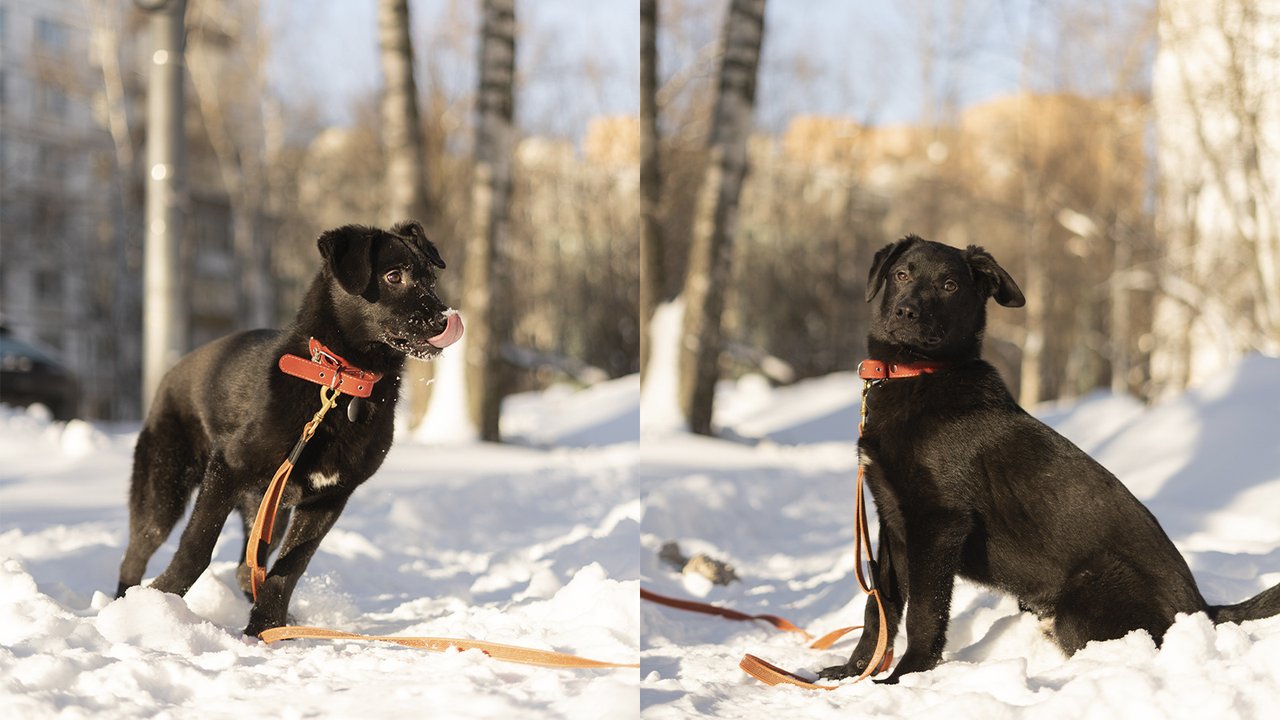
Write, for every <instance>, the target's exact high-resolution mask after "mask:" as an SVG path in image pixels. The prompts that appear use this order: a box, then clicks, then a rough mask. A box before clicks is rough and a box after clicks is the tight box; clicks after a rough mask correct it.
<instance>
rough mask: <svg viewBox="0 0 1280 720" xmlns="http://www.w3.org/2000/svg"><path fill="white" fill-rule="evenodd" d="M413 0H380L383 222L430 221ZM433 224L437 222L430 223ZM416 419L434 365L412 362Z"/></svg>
mask: <svg viewBox="0 0 1280 720" xmlns="http://www.w3.org/2000/svg"><path fill="white" fill-rule="evenodd" d="M410 29H411V23H410V22H409V3H408V0H379V3H378V46H379V56H380V60H381V64H382V79H383V88H382V128H381V130H382V157H383V163H384V165H385V167H386V173H385V175H384V181H383V183H384V184H383V187H384V188H385V189H386V195H385V197H386V204H385V206H384V208H383V211H382V222H383V223H384V224H386V225H393V224H395V223H398V222H402V221H404V220H418V221H420V222H422V223H424V224H425V223H427V222H428V220H429V218H428V217H427V168H426V145H425V143H424V141H423V135H422V122H421V116H420V114H419V113H418V84H417V82H416V81H415V80H414V72H413V41H412V40H411V38H410ZM428 227H431V226H430V225H428ZM406 372H408V374H409V379H410V382H408V383H406V384H405V388H406V391H407V392H408V393H409V395H410V398H409V415H410V418H411V419H410V422H411V424H412V423H416V422H417V421H418V420H420V419H421V418H422V415H423V414H424V413H425V412H426V410H427V403H428V401H429V399H430V393H431V385H430V383H429V382H428V381H429V380H430V379H431V376H432V366H431V365H430V364H429V363H410V365H409V366H408V367H407V368H406Z"/></svg>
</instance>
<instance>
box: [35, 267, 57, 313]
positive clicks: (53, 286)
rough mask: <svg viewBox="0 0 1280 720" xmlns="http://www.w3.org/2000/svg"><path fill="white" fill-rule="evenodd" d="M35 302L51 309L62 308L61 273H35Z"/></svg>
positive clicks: (51, 271)
mask: <svg viewBox="0 0 1280 720" xmlns="http://www.w3.org/2000/svg"><path fill="white" fill-rule="evenodd" d="M36 302H38V303H40V304H41V305H46V306H52V307H61V306H62V273H60V272H58V271H56V270H41V271H39V272H37V273H36Z"/></svg>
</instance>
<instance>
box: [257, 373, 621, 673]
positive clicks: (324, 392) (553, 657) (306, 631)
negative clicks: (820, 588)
mask: <svg viewBox="0 0 1280 720" xmlns="http://www.w3.org/2000/svg"><path fill="white" fill-rule="evenodd" d="M337 403H338V389H337V388H336V387H335V388H330V387H326V386H321V388H320V409H319V410H318V411H316V414H315V415H314V416H313V417H312V418H311V420H310V421H309V422H307V424H306V425H305V426H304V427H303V428H302V436H301V437H299V438H298V442H297V444H295V445H294V446H293V450H292V451H291V452H290V453H289V457H287V458H285V461H284V462H283V463H281V464H280V468H279V469H278V470H276V474H275V476H274V477H272V478H271V483H270V484H269V485H268V486H267V492H266V494H265V495H264V496H263V497H262V504H260V505H259V506H258V514H257V516H256V517H255V518H254V520H253V529H252V530H251V531H250V533H249V543H248V546H247V548H246V550H245V562H246V563H248V565H249V571H250V575H249V581H250V588H251V589H252V591H253V599H254V600H255V601H257V599H258V588H259V587H261V585H262V583H263V581H265V580H266V577H267V572H266V569H265V568H264V567H263V564H264V563H266V560H267V554H268V552H269V550H270V547H271V535H272V532H273V531H274V529H275V521H276V514H277V513H278V512H279V510H280V501H281V499H282V498H283V497H284V486H285V484H286V483H288V482H289V475H290V474H291V473H292V472H293V466H294V464H295V463H297V462H298V456H299V455H301V454H302V448H304V447H306V444H307V442H308V441H310V440H311V438H312V436H313V435H315V434H316V428H318V427H320V422H321V421H322V420H324V416H325V415H326V414H327V413H328V412H329V411H330V410H332V409H333V408H334V406H335V405H337ZM258 637H259V638H261V639H262V641H263V642H265V643H267V644H268V645H270V644H271V643H273V642H278V641H280V640H293V639H300V638H311V639H318V640H375V641H380V642H389V643H395V644H397V645H404V646H405V647H413V648H420V649H423V650H431V651H433V652H445V651H446V650H449V649H450V648H455V649H458V650H473V649H474V650H480V651H481V652H483V653H484V654H485V655H488V656H489V657H492V658H494V659H495V660H505V661H507V662H513V663H520V664H522V665H537V666H540V667H552V668H584V669H589V668H638V667H640V665H639V663H614V662H605V661H603V660H592V659H591V658H584V657H578V656H577V655H569V654H566V653H558V652H552V651H550V650H535V649H533V648H522V647H517V646H515V645H503V644H501V643H492V642H485V641H483V640H461V639H457V638H435V637H399V636H396V635H357V634H355V633H348V632H342V631H340V630H329V629H326V628H317V627H303V626H297V625H291V626H286V627H276V628H270V629H267V630H263V631H262V633H261V634H259V635H258Z"/></svg>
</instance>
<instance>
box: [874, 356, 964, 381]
mask: <svg viewBox="0 0 1280 720" xmlns="http://www.w3.org/2000/svg"><path fill="white" fill-rule="evenodd" d="M949 365H950V363H945V362H916V363H886V362H880V361H879V360H863V361H862V362H860V363H858V377H860V378H862V379H863V380H888V379H896V378H909V377H919V376H920V375H927V374H929V373H934V372H937V371H939V370H945V369H946V368H947V367H948V366H949Z"/></svg>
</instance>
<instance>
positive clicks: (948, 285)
mask: <svg viewBox="0 0 1280 720" xmlns="http://www.w3.org/2000/svg"><path fill="white" fill-rule="evenodd" d="M942 289H943V290H946V291H947V292H949V293H953V292H955V291H957V290H959V289H960V286H959V285H957V284H956V281H955V280H948V281H946V282H944V283H942Z"/></svg>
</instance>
